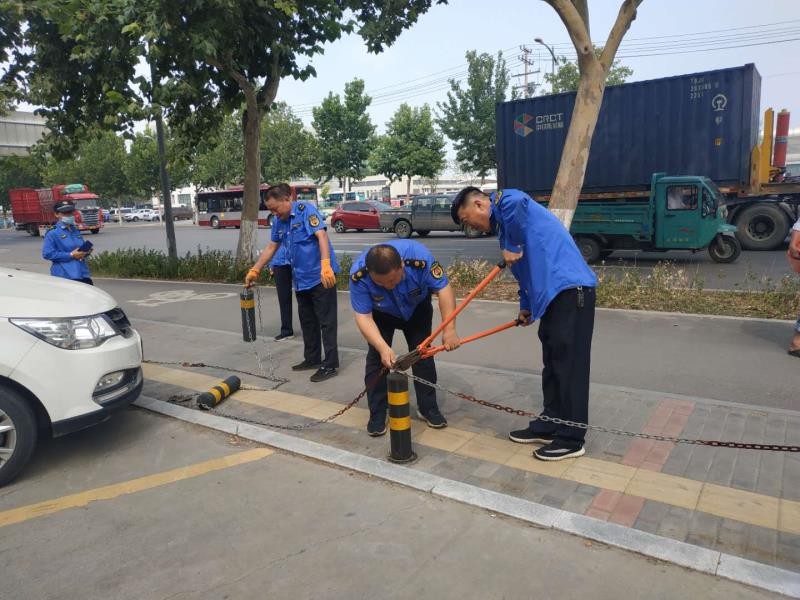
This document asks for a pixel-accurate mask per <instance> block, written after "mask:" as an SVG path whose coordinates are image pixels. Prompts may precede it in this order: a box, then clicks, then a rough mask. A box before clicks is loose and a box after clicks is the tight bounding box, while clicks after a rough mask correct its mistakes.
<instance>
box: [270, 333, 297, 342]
mask: <svg viewBox="0 0 800 600" xmlns="http://www.w3.org/2000/svg"><path fill="white" fill-rule="evenodd" d="M293 337H294V334H293V333H279V334H278V335H276V336H275V341H276V342H283V341H285V340H290V339H292V338H293Z"/></svg>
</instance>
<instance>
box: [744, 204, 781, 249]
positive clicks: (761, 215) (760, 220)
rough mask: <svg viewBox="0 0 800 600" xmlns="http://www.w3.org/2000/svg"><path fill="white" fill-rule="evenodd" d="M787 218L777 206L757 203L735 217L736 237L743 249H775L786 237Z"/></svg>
mask: <svg viewBox="0 0 800 600" xmlns="http://www.w3.org/2000/svg"><path fill="white" fill-rule="evenodd" d="M789 225H790V223H789V219H788V218H787V217H786V215H785V214H784V212H783V211H782V210H781V209H780V208H778V207H777V206H773V205H771V204H766V203H759V204H755V205H753V206H750V207H748V208H745V209H744V210H743V211H742V212H741V214H739V216H738V217H736V227H737V228H738V231H737V232H736V237H738V238H739V241H740V242H741V244H742V247H744V249H745V250H775V249H776V248H779V247H780V245H781V244H782V243H783V240H784V239H786V235H787V233H788V231H789Z"/></svg>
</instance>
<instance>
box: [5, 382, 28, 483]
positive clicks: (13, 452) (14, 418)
mask: <svg viewBox="0 0 800 600" xmlns="http://www.w3.org/2000/svg"><path fill="white" fill-rule="evenodd" d="M36 436H37V428H36V416H35V415H34V413H33V410H32V409H31V407H30V406H28V404H27V402H25V399H24V398H23V397H22V396H20V394H18V393H17V392H16V391H15V390H12V389H11V388H8V387H4V386H0V486H3V485H5V484H7V483H9V482H10V481H11V480H13V479H14V478H15V477H16V476H17V475H19V473H20V471H22V468H23V467H24V466H25V464H26V463H27V462H28V460H30V457H31V455H32V454H33V450H34V448H36Z"/></svg>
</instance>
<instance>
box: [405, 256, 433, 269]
mask: <svg viewBox="0 0 800 600" xmlns="http://www.w3.org/2000/svg"><path fill="white" fill-rule="evenodd" d="M403 262H404V263H405V265H406V266H407V267H414V268H415V269H424V268H425V267H426V266H427V265H428V263H427V262H426V261H424V260H420V259H418V258H407V259H405V260H404V261H403Z"/></svg>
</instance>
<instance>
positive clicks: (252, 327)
mask: <svg viewBox="0 0 800 600" xmlns="http://www.w3.org/2000/svg"><path fill="white" fill-rule="evenodd" d="M239 306H240V307H241V309H242V339H244V341H245V342H255V341H256V301H255V294H254V293H253V290H252V289H251V288H245V289H243V290H242V293H241V294H239Z"/></svg>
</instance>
